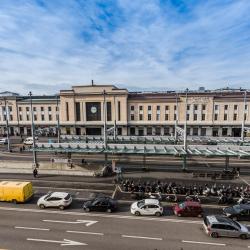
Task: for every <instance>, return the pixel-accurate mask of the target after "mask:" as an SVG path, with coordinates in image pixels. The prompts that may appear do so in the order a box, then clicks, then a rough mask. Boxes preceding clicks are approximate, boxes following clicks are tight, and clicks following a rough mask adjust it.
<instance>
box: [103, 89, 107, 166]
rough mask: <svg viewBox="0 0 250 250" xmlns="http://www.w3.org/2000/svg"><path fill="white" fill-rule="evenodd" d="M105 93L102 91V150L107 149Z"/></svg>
mask: <svg viewBox="0 0 250 250" xmlns="http://www.w3.org/2000/svg"><path fill="white" fill-rule="evenodd" d="M106 113H107V109H106V91H105V90H103V140H104V148H105V150H106V149H107V123H106ZM106 163H107V153H105V164H106Z"/></svg>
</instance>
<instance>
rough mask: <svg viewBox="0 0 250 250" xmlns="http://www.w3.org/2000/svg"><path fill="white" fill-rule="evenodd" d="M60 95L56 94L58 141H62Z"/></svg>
mask: <svg viewBox="0 0 250 250" xmlns="http://www.w3.org/2000/svg"><path fill="white" fill-rule="evenodd" d="M59 112H60V111H59V95H57V96H56V120H57V143H60V136H61V131H60V116H59Z"/></svg>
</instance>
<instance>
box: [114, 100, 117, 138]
mask: <svg viewBox="0 0 250 250" xmlns="http://www.w3.org/2000/svg"><path fill="white" fill-rule="evenodd" d="M116 135H117V131H116V102H115V96H114V140H115V141H116Z"/></svg>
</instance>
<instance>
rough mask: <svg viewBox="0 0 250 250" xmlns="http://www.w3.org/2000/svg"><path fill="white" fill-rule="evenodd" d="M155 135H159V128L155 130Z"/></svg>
mask: <svg viewBox="0 0 250 250" xmlns="http://www.w3.org/2000/svg"><path fill="white" fill-rule="evenodd" d="M155 135H161V127H156V128H155Z"/></svg>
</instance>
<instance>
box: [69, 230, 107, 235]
mask: <svg viewBox="0 0 250 250" xmlns="http://www.w3.org/2000/svg"><path fill="white" fill-rule="evenodd" d="M66 232H67V233H73V234H90V235H104V233H95V232H82V231H70V230H69V231H66Z"/></svg>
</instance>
